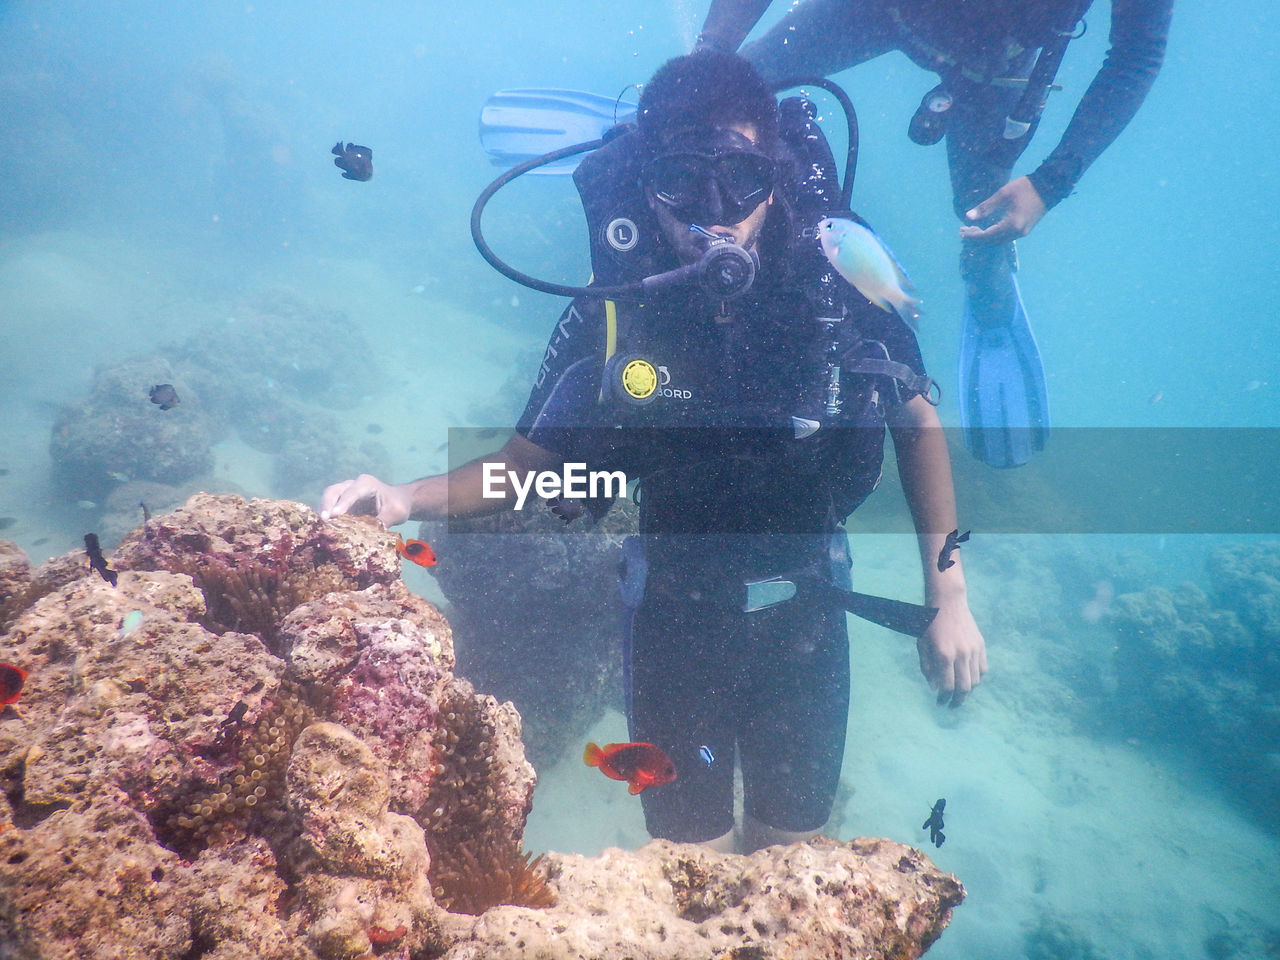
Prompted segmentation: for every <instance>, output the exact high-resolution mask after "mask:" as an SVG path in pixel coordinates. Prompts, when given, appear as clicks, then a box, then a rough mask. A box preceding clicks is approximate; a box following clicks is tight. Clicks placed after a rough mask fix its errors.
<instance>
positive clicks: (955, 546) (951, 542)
mask: <svg viewBox="0 0 1280 960" xmlns="http://www.w3.org/2000/svg"><path fill="white" fill-rule="evenodd" d="M971 533H973V531H972V530H966V531H965V532H964V533H961V532H960V531H959V530H958V529H956V530H952V531H951V532H950V533H948V534H947V542H946V543H944V544H943V545H942V549H941V550H939V551H938V572H939V573H941V572H942V571H943V570H946V569H948V568H950V567H954V566H955V565H956V562H955V561H954V560H952V559H951V554H953V553H955V552H956V551H957V550H959V549H960V544H962V543H968V542H969V534H971Z"/></svg>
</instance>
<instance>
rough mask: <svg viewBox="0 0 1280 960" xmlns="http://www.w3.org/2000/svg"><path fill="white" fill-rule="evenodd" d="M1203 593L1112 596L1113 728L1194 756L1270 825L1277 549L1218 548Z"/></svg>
mask: <svg viewBox="0 0 1280 960" xmlns="http://www.w3.org/2000/svg"><path fill="white" fill-rule="evenodd" d="M1208 573H1209V589H1208V590H1207V591H1206V590H1205V589H1203V588H1201V587H1199V586H1197V585H1195V584H1183V585H1182V586H1181V587H1179V588H1178V589H1176V590H1172V591H1171V590H1168V589H1165V588H1163V587H1150V588H1148V589H1147V590H1145V591H1142V592H1141V593H1129V594H1123V595H1121V596H1119V597H1117V598H1116V601H1115V604H1114V610H1113V612H1112V616H1111V627H1112V629H1113V630H1114V636H1115V640H1116V652H1115V663H1114V667H1115V680H1116V698H1115V701H1114V704H1113V720H1114V724H1115V726H1116V729H1118V730H1119V731H1120V732H1121V733H1122V734H1123V735H1126V736H1140V737H1144V738H1150V739H1154V740H1158V741H1160V742H1164V743H1168V744H1172V745H1175V746H1179V747H1182V748H1185V749H1188V750H1191V751H1194V753H1195V756H1196V757H1197V763H1198V764H1199V765H1201V766H1202V767H1204V768H1206V769H1209V770H1211V771H1213V772H1214V773H1215V774H1216V775H1217V776H1218V777H1219V778H1220V779H1222V780H1223V781H1224V782H1226V784H1227V785H1228V786H1230V787H1231V789H1232V790H1234V791H1236V792H1237V793H1239V794H1241V795H1243V796H1244V797H1246V798H1247V799H1249V800H1250V801H1251V802H1252V803H1253V804H1255V805H1256V807H1257V809H1258V811H1259V813H1260V814H1261V815H1262V816H1263V817H1264V819H1265V820H1266V821H1267V822H1268V823H1270V822H1272V821H1273V820H1274V817H1273V814H1274V807H1275V797H1276V796H1277V794H1278V793H1280V709H1278V708H1277V702H1278V698H1280V544H1277V543H1247V544H1234V545H1228V546H1220V547H1217V548H1216V549H1214V550H1213V551H1212V552H1211V553H1210V556H1209V561H1208Z"/></svg>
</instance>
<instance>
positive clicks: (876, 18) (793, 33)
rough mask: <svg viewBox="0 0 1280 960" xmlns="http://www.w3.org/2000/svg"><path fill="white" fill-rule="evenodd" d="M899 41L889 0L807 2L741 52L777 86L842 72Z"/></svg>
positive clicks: (744, 46)
mask: <svg viewBox="0 0 1280 960" xmlns="http://www.w3.org/2000/svg"><path fill="white" fill-rule="evenodd" d="M895 43H896V41H895V39H894V34H893V30H892V21H890V19H889V17H888V15H887V13H886V12H885V3H884V0H803V2H802V3H799V4H796V5H795V6H794V7H793V8H792V9H791V10H790V11H788V13H787V14H786V16H784V17H783V18H782V19H781V20H780V21H778V23H777V24H776V25H775V26H774V27H773V28H772V29H771V30H769V32H768V33H766V34H765V35H764V36H763V37H761V38H760V39H759V40H753V41H752V42H750V43H746V44H743V46H742V48H741V50H740V51H739V52H740V53H741V54H742V55H743V56H744V57H746V58H747V59H748V60H750V61H751V62H752V63H753V64H754V65H755V67H756V69H757V70H759V71H760V74H761V76H763V77H764V79H765V81H766V82H767V83H769V84H773V85H776V84H780V83H782V82H785V81H788V80H794V79H796V78H798V77H812V76H823V77H825V76H830V75H831V74H833V73H839V72H840V71H841V70H844V69H845V68H847V67H852V66H854V65H855V64H859V63H862V62H863V61H865V60H870V59H872V58H873V57H878V56H880V54H882V53H888V52H889V51H890V50H892V49H893V48H894V45H895Z"/></svg>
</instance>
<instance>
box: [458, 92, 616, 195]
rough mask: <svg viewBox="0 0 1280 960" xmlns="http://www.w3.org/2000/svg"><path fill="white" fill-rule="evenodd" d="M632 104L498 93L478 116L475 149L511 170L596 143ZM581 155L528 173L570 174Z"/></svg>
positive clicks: (592, 96) (592, 97)
mask: <svg viewBox="0 0 1280 960" xmlns="http://www.w3.org/2000/svg"><path fill="white" fill-rule="evenodd" d="M635 111H636V105H635V104H634V103H631V102H630V101H627V100H623V99H622V98H621V97H603V96H600V95H599V94H596V93H585V92H583V91H581V90H556V89H537V88H535V89H525V90H499V91H498V92H497V93H495V94H494V95H493V96H491V97H490V98H489V99H488V100H486V101H485V105H484V107H483V109H482V110H481V111H480V145H481V146H482V147H484V149H485V152H486V153H488V154H489V158H490V160H491V162H492V163H493V164H494V166H499V167H514V166H515V165H516V164H517V163H522V162H523V161H525V160H530V159H532V158H533V157H540V156H542V155H543V154H546V153H550V152H551V151H552V150H559V149H560V148H561V147H567V146H571V145H572V144H575V143H585V142H587V141H588V140H599V139H600V138H601V137H602V136H604V133H605V131H607V130H608V129H609V128H611V127H613V126H616V125H617V124H619V123H626V122H627V121H628V120H630V119H631V118H632V117H633V116H634V115H635ZM581 159H582V157H581V155H579V156H573V157H565V158H564V159H563V160H558V161H556V162H555V163H551V164H547V165H546V166H544V167H537V168H535V169H533V170H531V171H529V172H530V173H537V174H546V173H551V174H556V173H559V174H564V173H572V172H573V171H574V168H575V167H577V165H578V161H579V160H581Z"/></svg>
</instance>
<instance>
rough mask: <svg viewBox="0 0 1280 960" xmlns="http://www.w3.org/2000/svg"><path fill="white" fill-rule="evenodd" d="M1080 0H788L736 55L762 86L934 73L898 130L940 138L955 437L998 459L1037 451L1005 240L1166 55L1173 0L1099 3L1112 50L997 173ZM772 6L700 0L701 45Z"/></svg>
mask: <svg viewBox="0 0 1280 960" xmlns="http://www.w3.org/2000/svg"><path fill="white" fill-rule="evenodd" d="M1091 3H1092V0H965V2H961V3H957V2H954V0H800V2H798V3H796V4H794V5H793V6H792V8H791V9H790V10H788V11H787V14H786V15H785V16H784V17H783V18H782V19H781V20H780V21H778V23H777V24H776V25H775V26H774V27H773V28H772V29H771V30H769V31H768V32H767V33H766V34H765V35H764V36H763V37H761V38H760V39H759V40H756V41H754V42H752V43H749V44H747V45H746V46H745V47H743V48H742V50H741V53H742V55H743V56H744V57H746V58H747V59H748V60H750V61H751V62H752V63H753V64H754V65H755V66H756V68H757V69H758V70H759V71H760V72H761V74H762V75H763V76H764V78H765V80H766V81H768V82H769V83H771V84H773V85H774V86H781V85H783V84H785V83H787V82H789V81H791V80H792V79H793V78H795V77H799V76H807V75H810V74H815V73H816V74H821V75H823V76H830V75H831V74H834V73H838V72H839V71H841V70H844V69H846V68H848V67H852V66H854V65H856V64H859V63H863V62H864V61H866V60H870V59H872V58H873V57H878V56H880V55H881V54H884V53H888V52H889V51H890V50H900V51H902V52H903V53H905V54H906V55H907V56H908V57H909V58H910V59H911V60H912V61H913V62H914V63H915V64H916V65H917V66H920V67H923V68H924V69H926V70H929V71H931V72H933V73H936V74H937V75H938V77H939V79H940V80H941V82H940V83H939V84H938V85H937V86H936V87H934V88H933V89H932V90H930V91H929V92H928V93H927V94H925V96H924V99H923V100H922V101H921V104H920V108H919V109H918V110H917V111H916V114H915V116H914V117H913V118H912V120H911V124H910V127H909V130H908V133H909V135H910V137H911V139H912V140H913V141H915V142H916V143H919V144H922V145H931V144H935V143H937V142H938V141H939V140H941V139H942V138H943V137H944V136H945V137H946V140H947V160H948V163H949V165H950V168H951V188H952V192H953V196H954V206H955V212H956V216H958V217H959V218H960V220H961V221H962V222H963V223H964V224H965V226H962V227H961V228H960V238H961V258H960V272H961V276H962V277H963V279H964V284H965V312H964V321H963V331H962V337H961V356H960V371H959V383H958V387H959V398H960V417H961V426H962V427H963V431H964V438H965V445H966V446H967V447H968V448H969V450H970V451H971V452H972V453H973V455H974V456H976V457H978V458H979V459H981V460H983V461H985V462H986V463H989V464H991V465H992V466H996V467H1012V466H1018V465H1020V464H1023V463H1025V462H1027V460H1029V459H1030V458H1031V455H1032V452H1033V451H1034V450H1038V449H1041V448H1042V447H1043V445H1044V441H1045V434H1046V432H1047V430H1048V426H1049V405H1048V397H1047V394H1046V391H1045V383H1044V369H1043V367H1042V365H1041V362H1040V354H1039V350H1038V348H1037V347H1036V342H1035V339H1034V337H1033V336H1032V333H1031V328H1030V326H1029V325H1028V323H1027V315H1026V312H1025V311H1024V309H1023V306H1022V298H1021V296H1020V294H1019V291H1018V284H1017V280H1016V279H1015V277H1014V274H1015V272H1016V269H1017V260H1016V257H1015V254H1014V250H1013V241H1014V240H1015V239H1016V238H1018V237H1024V236H1026V235H1027V234H1028V233H1030V232H1031V230H1032V229H1033V228H1034V227H1035V225H1036V224H1037V223H1038V222H1039V221H1040V218H1041V217H1043V216H1044V214H1045V213H1046V211H1048V210H1049V209H1050V208H1052V207H1053V206H1055V205H1056V204H1057V203H1059V202H1060V201H1061V200H1062V199H1064V198H1065V197H1066V196H1067V195H1068V194H1070V193H1071V192H1072V190H1073V189H1074V188H1075V185H1076V183H1077V182H1078V181H1079V179H1080V177H1081V176H1082V175H1083V173H1084V171H1085V170H1086V169H1088V167H1089V165H1090V164H1091V163H1093V161H1094V160H1096V159H1097V158H1098V156H1099V155H1100V154H1101V153H1102V151H1103V150H1105V149H1106V148H1107V147H1108V146H1109V145H1110V144H1111V142H1112V141H1113V140H1114V139H1115V138H1116V136H1117V135H1119V133H1120V131H1121V130H1123V129H1124V127H1125V125H1126V124H1127V123H1128V122H1129V121H1130V120H1131V119H1132V118H1133V116H1134V114H1135V113H1136V112H1137V110H1138V107H1139V106H1140V105H1141V104H1142V101H1143V99H1144V98H1145V97H1146V95H1147V92H1148V91H1149V90H1150V89H1151V85H1152V83H1153V82H1154V81H1155V77H1156V74H1157V72H1158V71H1159V69H1160V65H1161V62H1162V61H1163V58H1164V50H1165V41H1166V38H1167V36H1168V31H1169V21H1170V18H1171V16H1172V9H1173V0H1111V49H1110V50H1109V51H1108V53H1107V57H1106V61H1105V62H1104V63H1103V65H1102V68H1101V69H1100V70H1099V71H1098V74H1097V76H1096V77H1095V78H1094V80H1093V83H1092V84H1090V86H1089V89H1088V90H1087V91H1086V92H1085V94H1084V96H1083V98H1081V100H1080V103H1079V105H1078V106H1077V108H1076V111H1075V115H1074V116H1073V117H1072V119H1071V123H1070V124H1069V126H1068V127H1067V129H1066V132H1065V133H1064V134H1063V136H1062V139H1061V140H1060V141H1059V143H1058V145H1057V146H1056V147H1055V148H1054V149H1053V151H1052V152H1051V153H1050V154H1049V156H1048V157H1047V158H1046V159H1045V160H1044V162H1042V163H1041V164H1040V166H1039V167H1037V168H1036V169H1035V170H1034V171H1033V172H1032V173H1030V174H1028V175H1027V176H1022V177H1017V178H1015V179H1013V180H1010V179H1009V175H1010V172H1011V169H1012V167H1013V164H1014V162H1015V161H1016V160H1017V159H1018V157H1019V155H1021V153H1022V151H1023V150H1024V149H1025V147H1026V145H1027V143H1028V142H1029V141H1030V139H1031V137H1032V136H1033V135H1034V133H1035V128H1036V125H1037V123H1038V121H1039V119H1040V113H1041V111H1042V110H1043V107H1044V103H1045V100H1046V98H1047V97H1048V94H1049V91H1050V90H1051V89H1053V88H1054V84H1053V79H1054V76H1055V74H1056V72H1057V68H1058V65H1059V63H1060V62H1061V59H1062V55H1063V53H1064V51H1065V49H1066V45H1067V42H1068V41H1069V40H1070V39H1072V37H1073V35H1079V33H1080V31H1081V30H1083V26H1082V24H1083V20H1082V18H1083V16H1084V13H1085V11H1086V10H1087V9H1088V8H1089V6H1090V5H1091ZM768 6H769V0H712V3H711V8H710V10H709V11H708V14H707V18H706V21H705V22H704V24H703V29H702V33H701V35H700V36H699V38H698V47H699V48H701V47H710V48H713V49H718V50H725V51H733V50H738V47H739V45H740V44H741V43H742V41H743V40H744V39H745V38H746V36H747V34H748V33H749V32H750V31H751V28H752V27H753V26H755V24H756V22H757V21H758V20H759V19H760V17H761V16H762V15H763V14H764V12H765V9H766V8H767V7H768Z"/></svg>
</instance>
